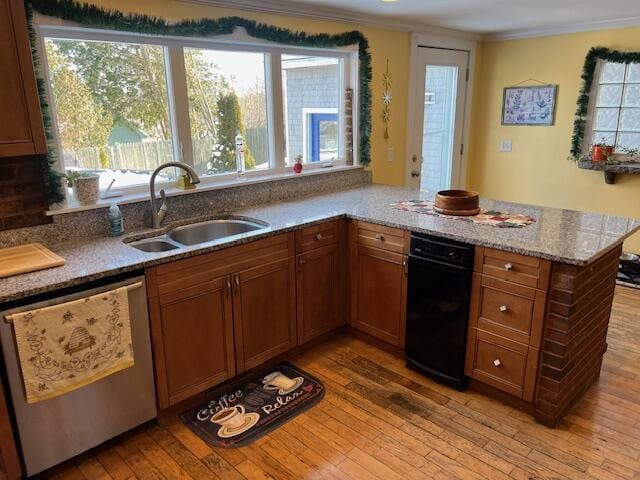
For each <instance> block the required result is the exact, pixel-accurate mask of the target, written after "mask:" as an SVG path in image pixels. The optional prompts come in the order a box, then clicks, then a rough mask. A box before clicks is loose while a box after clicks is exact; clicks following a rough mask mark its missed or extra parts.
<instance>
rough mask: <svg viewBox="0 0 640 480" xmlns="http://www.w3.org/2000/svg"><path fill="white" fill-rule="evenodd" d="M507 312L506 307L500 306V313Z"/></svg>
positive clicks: (507, 308)
mask: <svg viewBox="0 0 640 480" xmlns="http://www.w3.org/2000/svg"><path fill="white" fill-rule="evenodd" d="M507 310H509V307H507V306H506V305H500V311H501V312H502V313H504V312H506V311H507Z"/></svg>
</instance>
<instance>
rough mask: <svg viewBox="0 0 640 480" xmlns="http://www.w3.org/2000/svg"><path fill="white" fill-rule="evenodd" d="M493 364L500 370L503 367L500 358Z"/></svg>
mask: <svg viewBox="0 0 640 480" xmlns="http://www.w3.org/2000/svg"><path fill="white" fill-rule="evenodd" d="M493 364H494V365H495V366H496V367H498V368H500V367H501V366H502V362H501V361H500V359H499V358H496V359H495V360H494V361H493Z"/></svg>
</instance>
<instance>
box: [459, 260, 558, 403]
mask: <svg viewBox="0 0 640 480" xmlns="http://www.w3.org/2000/svg"><path fill="white" fill-rule="evenodd" d="M549 271H550V262H548V261H546V260H541V259H538V258H533V257H527V256H524V255H518V254H514V253H509V252H502V251H499V250H493V249H488V248H481V247H478V248H476V256H475V272H474V274H473V285H472V293H471V309H470V313H469V334H468V337H467V354H466V362H465V373H466V374H467V375H468V376H470V377H471V378H473V379H475V380H477V381H479V382H482V383H485V384H487V385H490V386H491V387H493V388H496V389H498V390H501V391H503V392H506V393H508V394H510V395H512V396H514V397H517V398H520V399H522V400H525V401H527V402H531V401H533V397H534V394H535V384H536V374H537V368H538V362H539V357H540V347H541V342H542V329H543V324H544V317H545V307H546V303H547V291H546V289H547V288H548V285H549Z"/></svg>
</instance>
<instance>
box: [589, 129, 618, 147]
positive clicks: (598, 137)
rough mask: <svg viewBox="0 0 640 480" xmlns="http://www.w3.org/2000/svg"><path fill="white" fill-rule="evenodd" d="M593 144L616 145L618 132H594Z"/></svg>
mask: <svg viewBox="0 0 640 480" xmlns="http://www.w3.org/2000/svg"><path fill="white" fill-rule="evenodd" d="M593 143H594V144H596V143H604V144H607V145H615V143H616V132H598V131H594V132H593Z"/></svg>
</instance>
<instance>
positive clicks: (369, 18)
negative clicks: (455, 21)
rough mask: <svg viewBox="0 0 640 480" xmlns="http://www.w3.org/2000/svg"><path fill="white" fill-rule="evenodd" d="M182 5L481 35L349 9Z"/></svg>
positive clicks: (231, 0)
mask: <svg viewBox="0 0 640 480" xmlns="http://www.w3.org/2000/svg"><path fill="white" fill-rule="evenodd" d="M179 1H180V2H183V3H191V4H198V5H207V6H211V7H220V8H231V9H236V10H246V11H251V12H260V13H270V14H277V15H288V16H295V17H303V18H311V19H315V20H327V21H331V22H338V23H344V24H349V25H366V26H370V27H376V28H383V29H386V30H396V31H402V32H418V33H431V34H436V35H443V36H450V37H455V38H464V39H467V40H474V41H475V40H480V39H481V38H482V35H480V34H477V33H473V32H466V31H462V30H455V29H450V28H444V27H438V26H435V25H427V24H424V23H413V22H405V21H402V20H398V19H391V18H388V17H384V16H382V15H368V14H364V13H360V12H354V11H353V10H348V9H343V8H333V7H323V6H319V5H310V4H307V3H304V4H301V3H300V2H295V1H291V0H179Z"/></svg>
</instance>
